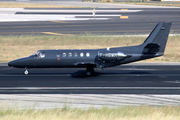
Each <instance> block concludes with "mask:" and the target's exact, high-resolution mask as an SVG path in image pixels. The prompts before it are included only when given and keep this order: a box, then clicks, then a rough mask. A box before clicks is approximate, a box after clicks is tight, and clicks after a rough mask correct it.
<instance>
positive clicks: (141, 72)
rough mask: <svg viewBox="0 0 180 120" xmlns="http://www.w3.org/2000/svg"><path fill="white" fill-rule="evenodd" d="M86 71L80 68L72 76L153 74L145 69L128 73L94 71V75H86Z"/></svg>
mask: <svg viewBox="0 0 180 120" xmlns="http://www.w3.org/2000/svg"><path fill="white" fill-rule="evenodd" d="M85 72H86V71H84V70H79V71H76V72H74V73H72V74H71V78H88V77H91V78H92V77H98V76H102V75H112V76H113V75H121V74H127V75H128V74H152V73H150V72H145V71H135V72H134V71H133V72H127V73H124V72H122V73H121V72H116V73H107V72H106V73H105V72H104V73H102V72H98V71H94V74H93V75H92V76H86V74H85Z"/></svg>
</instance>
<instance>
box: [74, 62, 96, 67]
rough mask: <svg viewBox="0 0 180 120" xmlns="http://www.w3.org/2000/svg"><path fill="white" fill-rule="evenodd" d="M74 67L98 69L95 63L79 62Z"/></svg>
mask: <svg viewBox="0 0 180 120" xmlns="http://www.w3.org/2000/svg"><path fill="white" fill-rule="evenodd" d="M74 65H75V66H78V67H87V66H94V67H96V64H94V62H77V63H75V64H74Z"/></svg>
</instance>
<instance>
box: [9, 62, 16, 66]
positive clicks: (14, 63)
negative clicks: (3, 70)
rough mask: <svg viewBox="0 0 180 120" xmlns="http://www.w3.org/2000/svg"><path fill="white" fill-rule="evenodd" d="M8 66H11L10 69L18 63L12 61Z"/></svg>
mask: <svg viewBox="0 0 180 120" xmlns="http://www.w3.org/2000/svg"><path fill="white" fill-rule="evenodd" d="M8 66H9V67H13V66H16V62H15V61H10V62H9V63H8Z"/></svg>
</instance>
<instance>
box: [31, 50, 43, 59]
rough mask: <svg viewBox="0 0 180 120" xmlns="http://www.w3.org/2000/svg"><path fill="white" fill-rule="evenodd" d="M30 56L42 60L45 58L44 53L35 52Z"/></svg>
mask: <svg viewBox="0 0 180 120" xmlns="http://www.w3.org/2000/svg"><path fill="white" fill-rule="evenodd" d="M32 56H34V57H36V58H44V57H45V52H41V51H36V52H35V53H33V54H32Z"/></svg>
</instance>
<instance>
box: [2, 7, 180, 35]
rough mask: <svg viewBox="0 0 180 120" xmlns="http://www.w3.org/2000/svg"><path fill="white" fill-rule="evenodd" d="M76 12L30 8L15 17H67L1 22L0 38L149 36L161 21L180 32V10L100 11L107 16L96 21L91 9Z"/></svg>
mask: <svg viewBox="0 0 180 120" xmlns="http://www.w3.org/2000/svg"><path fill="white" fill-rule="evenodd" d="M48 10H50V12H47V11H48ZM56 10H59V11H56ZM66 10H67V11H68V10H69V12H67V11H66ZM74 10H75V11H76V12H75V11H74V12H72V11H73V10H72V9H63V10H62V9H27V11H26V10H25V11H24V12H22V11H19V12H16V13H15V15H17V16H19V17H20V16H23V17H22V19H28V18H29V17H30V16H33V17H34V19H35V18H38V19H42V18H41V17H40V16H41V15H39V14H42V13H43V15H45V16H46V18H48V19H49V18H50V19H51V18H52V19H53V16H56V18H58V19H60V17H58V16H61V17H62V16H66V17H65V19H66V20H65V19H64V18H63V20H53V21H52V20H49V21H44V22H42V21H39V22H38V21H36V22H32V21H29V22H25V21H24V22H0V35H20V34H48V35H49V34H53V35H54V34H55V35H64V34H84V33H94V34H109V35H112V34H115V35H124V34H149V33H150V32H151V31H152V29H153V28H154V27H155V26H156V24H157V23H158V22H160V21H172V23H173V24H172V28H171V33H173V34H175V33H177V34H179V33H180V24H179V23H180V21H179V20H180V16H179V14H180V11H179V9H172V8H169V9H168V10H167V9H129V10H117V9H111V8H110V9H97V11H98V10H99V11H102V12H99V13H97V14H99V15H104V16H99V17H96V19H95V20H94V17H93V16H92V15H91V16H89V17H88V16H86V15H90V14H92V13H91V12H89V11H90V9H89V8H88V9H81V10H80V9H74ZM106 10H107V11H106ZM17 11H18V10H17ZM33 11H34V12H33ZM38 11H39V12H38ZM52 11H54V12H52ZM63 11H66V12H63ZM82 11H83V12H82ZM86 11H87V12H86ZM104 11H106V12H104ZM134 11H136V12H134ZM72 14H73V16H74V17H73V18H72V17H68V15H70V16H71V15H72ZM29 15H30V16H29ZM43 15H42V16H43ZM76 15H77V16H76ZM84 15H85V16H84ZM106 15H115V16H106ZM116 15H118V16H116ZM120 15H121V16H128V17H129V18H128V19H120ZM25 16H26V17H25ZM27 16H29V17H27ZM35 16H36V17H35ZM45 16H44V17H45ZM47 16H48V17H47ZM1 17H3V16H1ZM3 19H4V17H3ZM3 19H1V20H3ZM18 19H20V18H18ZM31 19H33V18H31ZM31 19H29V20H31ZM67 19H74V20H73V21H72V20H71V21H67ZM83 19H86V20H83ZM89 19H90V20H89ZM97 19H98V20H97ZM102 19H106V20H102ZM6 20H8V19H6ZM10 20H15V18H14V19H13V18H11V19H10Z"/></svg>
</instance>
